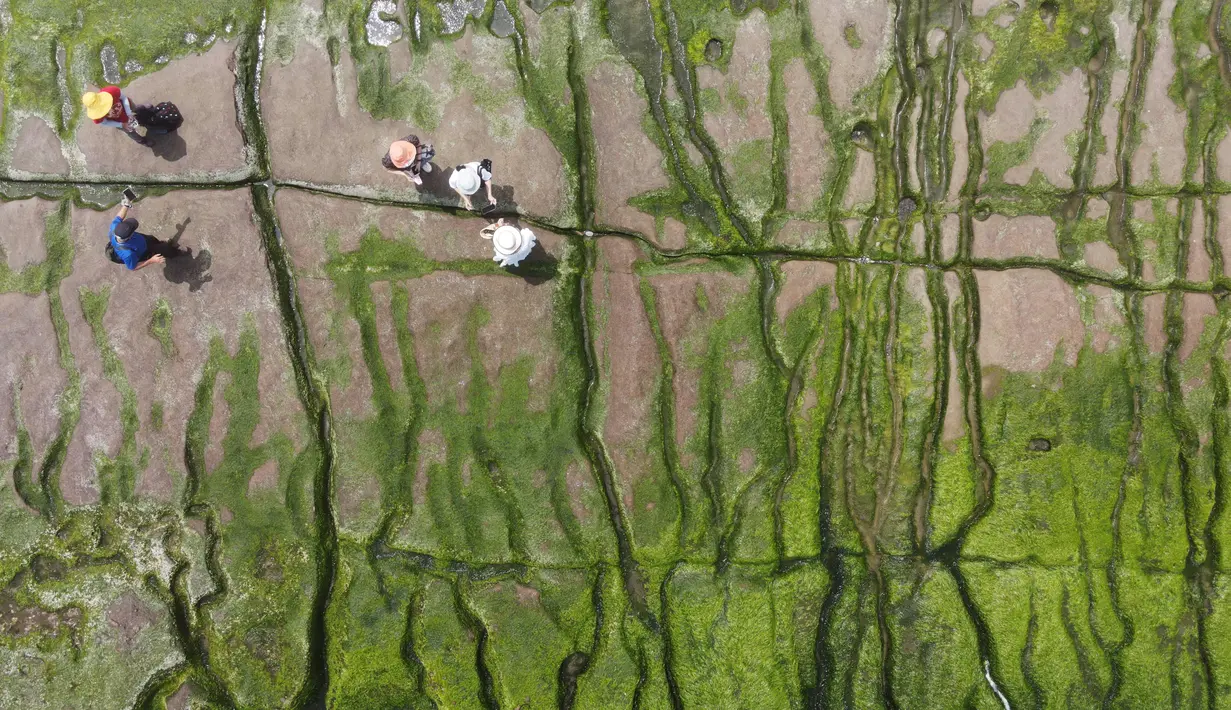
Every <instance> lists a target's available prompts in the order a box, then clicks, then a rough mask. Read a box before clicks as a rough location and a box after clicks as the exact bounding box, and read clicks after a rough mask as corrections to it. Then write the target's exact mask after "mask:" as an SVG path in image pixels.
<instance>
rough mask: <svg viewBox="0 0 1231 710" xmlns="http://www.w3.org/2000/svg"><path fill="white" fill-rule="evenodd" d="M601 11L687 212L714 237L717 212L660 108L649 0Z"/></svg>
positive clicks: (621, 2)
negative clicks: (636, 82)
mask: <svg viewBox="0 0 1231 710" xmlns="http://www.w3.org/2000/svg"><path fill="white" fill-rule="evenodd" d="M602 10H603V11H604V12H605V13H606V16H607V31H608V34H610V35H611V39H612V41H613V42H614V43H615V45H616V47H617V48H618V49H619V51H620V53H621V54H622V55H623V56H624V58H625V59H627V60H628V62H629V64H631V65H632V66H633V68H634V69H636V71H637V73H638V74H640V75H641V78H642V80H643V81H644V83H645V92H646V99H647V100H648V102H649V105H650V116H651V117H653V119H654V124H655V125H656V126H657V127H658V132H659V135H660V136H661V137H662V140H663V143H664V144H665V145H666V148H667V150H666V153H667V155H668V156H669V157H670V159H671V167H672V172H673V174H674V176H675V178H676V179H677V180H679V182H680V185H681V186H682V187H683V188H684V191H685V193H687V195H688V202H687V206H686V209H691V210H694V211H695V213H696V215H697V218H698V219H699V220H700V221H701V222H702V223H703V224H704V225H705V226H706V227H707V228H708V229H709V230H710V232H711V233H712V234H714V235H715V236H717V235H718V234H719V232H720V225H719V221H718V213H717V210H715V209H714V206H713V205H712V204H710V203H709V201H708V200H706V199H704V198H703V197H701V195H700V193H698V192H697V186H696V185H694V184H693V183H692V180H691V179H690V177H689V175H688V171H687V170H686V169H685V167H684V166H685V165H686V164H690V161H689V160H688V158H687V157H686V156H685V155H684V154H683V150H682V149H681V147H680V146H679V144H678V142H677V140H676V137H675V134H674V133H673V132H672V130H671V122H670V120H669V119H668V117H667V111H666V109H665V108H664V107H663V94H664V91H665V89H666V79H665V77H664V75H663V66H662V65H663V61H664V60H665V57H664V55H663V50H662V46H661V45H660V44H659V42H658V37H657V36H656V34H655V32H656V26H655V20H654V10H653V7H652V4H651V2H650V0H604V1H603V2H602Z"/></svg>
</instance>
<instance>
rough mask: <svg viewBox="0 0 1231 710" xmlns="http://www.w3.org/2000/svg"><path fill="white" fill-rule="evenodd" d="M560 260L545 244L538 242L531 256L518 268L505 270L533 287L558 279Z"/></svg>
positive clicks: (531, 251)
mask: <svg viewBox="0 0 1231 710" xmlns="http://www.w3.org/2000/svg"><path fill="white" fill-rule="evenodd" d="M559 264H560V260H559V259H557V258H556V257H554V256H552V255H551V254H548V253H547V250H546V249H544V248H543V243H542V242H540V241H536V242H535V243H534V248H533V249H531V250H530V255H529V256H527V257H526V258H525V259H522V260H521V263H520V264H518V265H517V266H510V267H507V268H506V269H505V271H508V272H509V273H510V274H513V275H515V276H520V277H521V278H522V280H524V281H525V282H526V283H528V284H530V285H531V286H538V285H539V284H544V283H547V282H548V281H551V280H552V279H554V278H555V277H556V273H557V272H558V271H559Z"/></svg>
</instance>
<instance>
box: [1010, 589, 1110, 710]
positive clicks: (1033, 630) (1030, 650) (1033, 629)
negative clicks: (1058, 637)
mask: <svg viewBox="0 0 1231 710" xmlns="http://www.w3.org/2000/svg"><path fill="white" fill-rule="evenodd" d="M1038 633H1039V614H1038V611H1037V610H1036V609H1035V602H1034V587H1033V586H1031V587H1030V620H1029V621H1028V622H1026V641H1025V643H1023V644H1022V655H1021V658H1020V659H1019V663H1018V665H1019V666H1020V669H1021V672H1022V678H1023V679H1024V680H1025V681H1026V687H1027V688H1029V689H1030V697H1031V699H1032V700H1034V707H1035V708H1036V710H1042V708H1045V707H1047V694H1046V693H1045V692H1044V690H1043V686H1041V685H1039V680H1038V678H1036V677H1035V670H1034V639H1035V636H1036V635H1037V634H1038ZM1103 705H1104V707H1106V706H1107V703H1106V701H1104V703H1103Z"/></svg>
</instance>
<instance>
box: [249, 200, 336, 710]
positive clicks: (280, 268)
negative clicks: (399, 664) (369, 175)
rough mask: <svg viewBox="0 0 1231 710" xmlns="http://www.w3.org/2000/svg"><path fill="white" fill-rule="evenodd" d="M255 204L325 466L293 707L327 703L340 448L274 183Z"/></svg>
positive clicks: (318, 488)
mask: <svg viewBox="0 0 1231 710" xmlns="http://www.w3.org/2000/svg"><path fill="white" fill-rule="evenodd" d="M252 204H253V208H254V213H255V214H256V217H257V222H258V226H259V228H260V233H261V243H262V245H263V247H264V251H265V260H266V264H267V266H268V267H269V271H270V276H271V278H272V280H273V283H274V286H275V289H276V292H277V296H278V305H279V308H280V310H281V315H282V325H283V329H284V332H285V335H286V340H287V349H288V350H289V355H290V359H291V364H292V366H293V368H294V371H295V378H296V384H297V385H298V390H299V397H300V400H301V402H302V404H303V407H304V411H305V412H306V413H307V416H308V417H310V418H311V419H312V420H313V421H314V423H315V427H316V431H315V436H316V440H317V445H318V446H319V447H320V450H321V464H320V469H319V470H318V471H317V472H316V477H315V480H314V481H313V499H314V501H313V502H314V505H315V516H314V522H315V525H316V554H317V572H316V589H315V592H314V594H313V599H312V612H311V616H310V620H309V627H308V670H307V673H306V676H305V678H304V683H303V686H302V687H301V688H300V690H299V692H298V693H297V694H296V696H295V700H294V704H293V705H294V707H296V708H317V707H323V706H324V703H325V698H326V695H327V693H328V689H329V658H328V627H327V620H326V614H327V612H328V611H329V605H330V601H331V600H332V598H333V591H334V582H335V581H336V578H337V565H338V554H339V553H338V530H337V520H336V518H335V515H334V502H333V497H334V490H333V489H334V483H333V476H334V460H335V456H336V450H335V447H334V441H333V416H332V414H331V412H330V409H329V398H328V394H327V393H326V392H324V391H323V390H322V389H321V387H320V383H319V381H318V380H317V379H316V377H315V376H314V374H313V373H314V368H313V366H312V351H311V344H310V343H309V342H308V335H307V328H306V326H305V325H304V321H303V316H302V314H301V306H300V302H299V294H298V290H297V288H296V284H295V275H294V272H293V271H292V269H291V265H290V260H289V257H288V256H287V253H286V246H285V244H284V243H283V240H282V231H281V229H280V228H279V227H278V220H277V215H276V213H275V211H274V204H273V194H272V188H271V187H270V186H268V185H261V186H256V185H254V186H253V187H252Z"/></svg>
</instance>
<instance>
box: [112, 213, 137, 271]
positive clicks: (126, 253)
mask: <svg viewBox="0 0 1231 710" xmlns="http://www.w3.org/2000/svg"><path fill="white" fill-rule="evenodd" d="M121 221H122V220H121V219H120V218H119V217H116V218H115V219H113V220H111V230H110V232H109V234H108V237H110V239H111V248H112V249H114V250H115V255H116V256H118V257H120V261H122V262H124V266H127V267H128V269H129V270H130V271H131V270H133V269H135V268H137V264H140V263H141V257H143V256H145V246H146V245H145V235H144V234H141V233H140V232H133V233H132V234H130V235H129V236H128V239H126V240H124V242H123V243H121V242H120V241H119V240H118V239H116V237H115V228H116V227H118V226H119V225H120V222H121Z"/></svg>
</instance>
